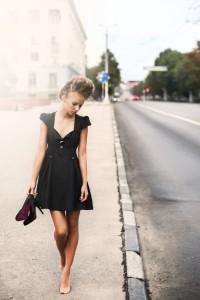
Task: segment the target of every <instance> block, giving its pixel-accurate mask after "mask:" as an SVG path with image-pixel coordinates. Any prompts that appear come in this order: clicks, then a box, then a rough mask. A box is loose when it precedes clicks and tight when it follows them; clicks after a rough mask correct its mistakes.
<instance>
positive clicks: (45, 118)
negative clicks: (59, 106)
mask: <svg viewBox="0 0 200 300" xmlns="http://www.w3.org/2000/svg"><path fill="white" fill-rule="evenodd" d="M40 120H42V121H43V122H44V124H46V125H47V126H48V124H49V116H48V114H47V113H41V114H40Z"/></svg>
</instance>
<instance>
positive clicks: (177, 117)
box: [137, 103, 200, 126]
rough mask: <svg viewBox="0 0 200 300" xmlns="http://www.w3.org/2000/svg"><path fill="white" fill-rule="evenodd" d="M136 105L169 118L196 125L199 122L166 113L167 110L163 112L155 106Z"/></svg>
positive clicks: (199, 124) (198, 124)
mask: <svg viewBox="0 0 200 300" xmlns="http://www.w3.org/2000/svg"><path fill="white" fill-rule="evenodd" d="M137 105H139V106H143V107H145V108H147V109H149V110H152V111H155V112H157V113H159V114H161V115H165V116H168V117H171V118H174V119H179V120H182V121H185V122H188V123H191V124H194V125H197V126H200V122H198V121H194V120H191V119H188V118H184V117H181V116H178V115H175V114H171V113H168V112H165V111H162V110H159V109H156V108H152V107H150V106H148V105H144V104H141V103H140V104H139V103H137Z"/></svg>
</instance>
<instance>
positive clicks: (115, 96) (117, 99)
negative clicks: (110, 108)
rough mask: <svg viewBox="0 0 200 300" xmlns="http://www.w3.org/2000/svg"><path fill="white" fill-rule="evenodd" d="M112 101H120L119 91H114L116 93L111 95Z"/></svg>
mask: <svg viewBox="0 0 200 300" xmlns="http://www.w3.org/2000/svg"><path fill="white" fill-rule="evenodd" d="M111 101H112V102H118V101H120V94H119V93H117V92H116V93H114V95H113V96H112V97H111Z"/></svg>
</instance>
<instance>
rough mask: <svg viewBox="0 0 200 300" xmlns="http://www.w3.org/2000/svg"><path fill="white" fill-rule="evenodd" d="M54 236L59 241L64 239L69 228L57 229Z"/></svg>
mask: <svg viewBox="0 0 200 300" xmlns="http://www.w3.org/2000/svg"><path fill="white" fill-rule="evenodd" d="M54 235H55V237H56V238H57V239H64V238H66V237H67V235H68V229H67V228H60V229H56V230H55V232H54Z"/></svg>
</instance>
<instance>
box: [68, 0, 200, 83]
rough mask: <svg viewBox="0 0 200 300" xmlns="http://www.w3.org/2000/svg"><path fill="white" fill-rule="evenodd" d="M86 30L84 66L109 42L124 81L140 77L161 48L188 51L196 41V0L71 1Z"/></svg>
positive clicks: (199, 3)
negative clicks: (106, 35)
mask: <svg viewBox="0 0 200 300" xmlns="http://www.w3.org/2000/svg"><path fill="white" fill-rule="evenodd" d="M74 3H75V5H76V9H77V11H78V14H79V17H80V19H81V22H82V24H83V27H84V29H85V32H86V35H87V41H86V54H87V62H88V66H89V67H91V66H94V65H97V64H98V63H99V61H100V56H101V54H102V53H103V52H104V51H105V30H106V28H108V35H109V38H108V45H109V49H110V50H111V51H112V52H113V53H114V55H115V57H116V59H117V61H118V63H119V67H120V70H121V76H122V80H123V81H127V80H143V79H144V78H145V77H146V76H147V74H148V71H147V70H145V69H144V67H148V66H153V65H154V61H155V59H156V58H157V57H158V55H159V53H160V52H161V51H164V50H165V49H167V48H171V49H173V50H178V51H180V52H183V53H184V52H187V51H191V50H192V49H194V48H195V47H196V42H197V40H200V0H151V1H148V0H138V1H135V0H123V1H122V0H101V1H97V0H74Z"/></svg>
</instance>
